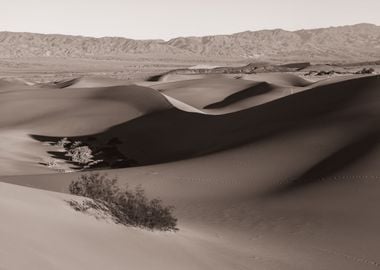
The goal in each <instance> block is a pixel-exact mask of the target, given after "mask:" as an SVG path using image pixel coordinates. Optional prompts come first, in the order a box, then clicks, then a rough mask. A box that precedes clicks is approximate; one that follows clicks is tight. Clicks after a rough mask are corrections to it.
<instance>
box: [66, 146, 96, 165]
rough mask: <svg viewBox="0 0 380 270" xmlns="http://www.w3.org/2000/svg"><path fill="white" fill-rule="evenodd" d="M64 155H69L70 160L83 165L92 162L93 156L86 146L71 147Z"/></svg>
mask: <svg viewBox="0 0 380 270" xmlns="http://www.w3.org/2000/svg"><path fill="white" fill-rule="evenodd" d="M66 156H68V157H70V159H71V161H73V162H76V163H79V164H84V165H85V164H87V163H90V162H92V161H93V159H92V158H93V157H94V156H93V155H92V151H91V149H90V148H89V147H88V146H76V147H73V148H71V149H69V150H68V151H67V153H66Z"/></svg>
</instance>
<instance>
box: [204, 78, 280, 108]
mask: <svg viewBox="0 0 380 270" xmlns="http://www.w3.org/2000/svg"><path fill="white" fill-rule="evenodd" d="M273 89H274V87H273V86H272V85H270V84H269V83H267V82H260V83H259V84H257V85H254V86H252V87H249V88H247V89H244V90H242V91H239V92H237V93H234V94H232V95H230V96H228V97H226V98H225V99H224V100H222V101H219V102H215V103H212V104H209V105H207V106H205V107H203V109H218V108H223V107H226V106H228V105H231V104H232V103H235V102H238V101H240V100H244V99H246V98H250V97H254V96H258V95H262V94H265V93H268V92H270V91H272V90H273Z"/></svg>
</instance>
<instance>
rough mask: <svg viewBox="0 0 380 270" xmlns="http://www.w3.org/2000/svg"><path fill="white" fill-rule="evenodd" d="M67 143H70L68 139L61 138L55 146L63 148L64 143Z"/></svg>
mask: <svg viewBox="0 0 380 270" xmlns="http://www.w3.org/2000/svg"><path fill="white" fill-rule="evenodd" d="M68 144H70V141H69V140H68V139H67V138H62V139H60V140H59V141H58V142H57V144H56V146H58V147H60V148H65V147H66V145H68Z"/></svg>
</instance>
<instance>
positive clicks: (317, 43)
mask: <svg viewBox="0 0 380 270" xmlns="http://www.w3.org/2000/svg"><path fill="white" fill-rule="evenodd" d="M47 56H52V57H79V58H82V57H83V58H110V59H127V58H129V57H148V58H162V59H200V60H201V59H234V60H237V59H242V60H244V59H250V60H252V61H257V60H273V61H300V60H302V61H314V62H318V61H321V62H322V61H339V62H348V61H373V60H379V59H380V26H377V25H373V24H356V25H349V26H339V27H329V28H320V29H310V30H298V31H286V30H282V29H274V30H261V31H246V32H241V33H236V34H232V35H214V36H204V37H178V38H174V39H171V40H168V41H164V40H133V39H128V38H122V37H102V38H94V37H83V36H70V35H59V34H35V33H19V32H0V57H1V58H13V57H47Z"/></svg>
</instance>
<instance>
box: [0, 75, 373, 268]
mask: <svg viewBox="0 0 380 270" xmlns="http://www.w3.org/2000/svg"><path fill="white" fill-rule="evenodd" d="M83 81H84V82H86V80H83ZM91 82H93V81H91ZM108 82H109V81H104V82H102V81H97V83H100V84H97V85H95V86H94V85H83V84H82V85H80V88H76V87H72V88H71V87H70V88H59V89H57V88H49V87H46V86H45V87H37V86H34V87H30V86H28V87H25V88H22V87H10V86H9V84H4V85H1V86H0V92H1V94H0V95H1V99H0V102H1V105H0V128H1V133H0V134H1V138H2V140H1V142H2V143H1V144H0V149H1V153H0V158H1V160H2V166H1V170H2V171H1V173H0V175H1V176H0V181H1V182H4V183H0V193H1V194H0V215H1V217H2V222H1V224H0V268H4V269H25V268H28V269H105V268H107V269H152V268H155V269H281V270H282V269H289V270H290V269H377V268H379V267H380V256H379V252H378V250H379V248H380V244H379V243H380V241H379V240H380V238H379V228H380V214H379V213H378V209H377V207H376V206H377V205H378V204H379V203H380V199H379V198H380V197H379V196H378V193H379V189H380V184H379V183H380V182H379V179H380V168H379V166H378V161H379V160H380V140H379V138H380V137H379V132H380V123H379V121H380V116H379V115H380V114H379V113H380V111H379V110H380V109H379V108H380V92H379V87H380V77H379V76H378V75H375V76H350V77H344V78H343V77H342V78H338V79H331V80H324V81H321V82H317V83H310V82H307V81H305V80H303V79H301V78H298V77H296V76H295V75H289V74H280V73H273V74H265V75H261V74H260V75H257V76H254V75H252V76H247V77H242V78H239V79H234V78H231V77H228V76H226V77H225V76H223V77H215V76H210V77H209V76H203V77H202V78H199V77H196V78H193V77H191V76H186V77H184V76H182V77H181V80H177V81H175V82H156V83H154V84H152V85H151V87H149V86H145V87H142V86H136V85H122V86H115V85H114V84H113V82H111V84H110V86H106V84H107V83H108ZM263 85H264V86H263ZM73 86H75V84H74V85H73ZM257 86H259V87H264V90H265V91H262V92H260V91H258V90H257V88H258V87H257ZM259 89H260V88H259ZM257 91H258V92H259V93H257ZM231 97H233V98H231ZM213 104H214V105H213ZM215 104H219V105H218V106H217V105H215ZM212 105H213V106H212ZM207 106H208V107H207ZM210 106H211V108H210ZM205 107H206V108H205ZM31 134H35V135H44V136H55V137H63V136H84V137H87V136H94V137H96V138H102V139H106V138H113V137H115V136H116V137H118V138H119V139H120V140H121V141H122V143H121V144H120V145H118V149H119V150H120V151H121V152H122V153H124V154H125V155H127V156H128V157H130V158H133V159H135V160H137V161H139V162H140V166H138V167H130V168H121V169H112V170H103V171H104V172H106V173H108V174H109V175H112V176H118V178H119V181H120V184H123V183H128V184H129V185H132V186H134V185H138V184H141V185H142V186H143V187H144V189H145V190H146V192H147V195H148V196H150V197H160V198H161V199H162V200H163V201H164V202H165V203H168V204H172V205H174V206H175V207H176V210H175V215H176V216H177V217H178V219H179V229H180V230H179V231H178V232H176V233H172V232H171V233H165V232H149V231H145V230H141V229H134V228H129V227H123V226H120V225H116V224H113V223H112V222H110V221H109V220H97V219H96V218H94V217H93V216H88V215H84V214H82V213H78V212H75V211H74V210H73V209H71V208H70V207H69V206H68V204H67V203H66V202H65V200H68V199H72V198H74V197H73V196H72V195H68V194H67V191H68V185H69V183H70V182H71V181H72V180H74V179H76V178H77V177H78V175H79V174H81V173H82V172H73V173H56V172H54V170H51V169H49V168H46V167H43V165H41V164H38V163H39V162H40V160H41V159H43V158H49V154H48V153H47V151H48V150H49V149H50V147H51V146H49V145H47V144H44V143H42V142H40V141H37V140H33V139H32V138H31V137H30V136H29V135H31ZM20 258H22V259H20Z"/></svg>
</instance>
